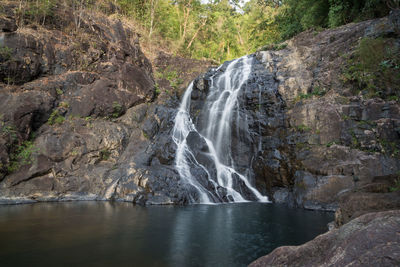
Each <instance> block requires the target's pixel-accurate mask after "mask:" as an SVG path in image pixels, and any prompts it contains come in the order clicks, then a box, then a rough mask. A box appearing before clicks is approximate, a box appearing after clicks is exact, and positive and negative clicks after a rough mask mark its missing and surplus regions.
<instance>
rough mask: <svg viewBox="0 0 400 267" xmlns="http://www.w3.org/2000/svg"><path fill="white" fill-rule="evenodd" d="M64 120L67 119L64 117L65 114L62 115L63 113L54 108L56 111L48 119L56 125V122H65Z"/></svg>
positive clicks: (51, 123)
mask: <svg viewBox="0 0 400 267" xmlns="http://www.w3.org/2000/svg"><path fill="white" fill-rule="evenodd" d="M64 121H65V117H64V116H61V115H60V114H59V113H58V110H54V111H53V112H52V113H51V114H50V117H49V119H48V120H47V122H48V123H49V124H50V125H54V124H63V122H64Z"/></svg>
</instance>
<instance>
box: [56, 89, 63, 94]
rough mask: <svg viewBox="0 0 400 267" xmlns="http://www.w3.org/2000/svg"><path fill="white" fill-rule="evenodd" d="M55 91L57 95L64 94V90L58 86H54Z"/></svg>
mask: <svg viewBox="0 0 400 267" xmlns="http://www.w3.org/2000/svg"><path fill="white" fill-rule="evenodd" d="M56 93H57V95H62V94H64V92H63V90H61V89H60V88H58V87H57V88H56Z"/></svg>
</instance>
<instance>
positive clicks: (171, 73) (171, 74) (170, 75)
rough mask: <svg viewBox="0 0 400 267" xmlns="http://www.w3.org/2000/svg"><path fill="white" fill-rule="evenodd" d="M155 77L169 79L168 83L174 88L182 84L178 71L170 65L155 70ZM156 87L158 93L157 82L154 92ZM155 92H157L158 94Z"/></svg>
mask: <svg viewBox="0 0 400 267" xmlns="http://www.w3.org/2000/svg"><path fill="white" fill-rule="evenodd" d="M156 78H158V79H166V80H168V81H169V84H170V86H171V87H172V88H174V89H175V90H176V89H178V88H179V86H180V85H181V84H182V82H183V80H182V79H181V78H180V77H179V75H178V72H177V71H176V70H174V69H171V68H170V67H168V68H166V69H165V70H164V71H163V72H156ZM157 89H158V91H159V93H160V89H159V88H158V84H156V93H157ZM159 93H157V94H159Z"/></svg>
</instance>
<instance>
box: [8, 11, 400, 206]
mask: <svg viewBox="0 0 400 267" xmlns="http://www.w3.org/2000/svg"><path fill="white" fill-rule="evenodd" d="M16 8H17V6H16V5H13V4H8V5H6V6H5V8H3V10H2V11H1V12H2V13H1V14H0V29H1V30H2V32H1V33H0V47H1V50H0V81H1V84H0V120H1V125H0V126H1V132H0V134H1V135H0V148H1V149H0V162H1V164H0V202H2V203H19V202H26V201H51V200H85V199H91V200H122V201H133V202H136V203H147V204H169V203H187V202H188V198H187V196H186V192H185V190H184V189H183V187H182V184H181V181H180V178H179V175H178V173H177V171H176V170H175V168H174V158H175V149H176V145H175V143H174V142H173V140H172V138H171V135H172V134H171V131H172V128H173V124H174V118H175V115H176V112H177V107H178V105H179V97H180V96H181V95H182V93H183V91H184V88H185V86H187V85H188V83H189V82H190V81H191V80H193V79H195V78H196V77H197V76H198V75H199V74H200V73H204V72H205V71H206V70H207V68H209V67H210V65H211V64H210V62H204V61H195V60H188V59H184V58H179V57H173V56H170V55H167V54H164V53H160V55H159V56H158V58H157V59H156V60H155V61H154V62H152V63H150V62H149V61H148V60H147V59H146V57H145V56H144V54H143V53H142V52H141V49H140V45H139V37H140V36H139V35H138V34H136V33H135V31H134V28H131V27H128V26H127V25H125V24H123V23H122V22H121V21H120V20H119V19H118V18H117V16H114V15H110V16H106V15H101V14H98V13H92V12H90V11H85V12H86V13H84V14H83V15H81V16H80V18H81V20H80V21H79V25H78V24H76V23H74V16H76V14H75V13H74V11H73V10H70V9H68V8H59V9H57V10H56V12H55V14H54V15H53V20H47V21H46V22H44V23H42V24H41V25H37V24H35V23H29V20H28V19H27V18H24V17H22V18H21V17H18V14H16V13H15V11H16ZM19 16H20V15H19ZM21 21H22V22H23V23H21ZM398 29H399V21H398V20H396V16H395V15H392V16H390V17H386V18H382V19H377V20H371V21H365V22H361V23H357V24H355V23H353V24H349V25H345V26H342V27H339V28H336V29H331V30H326V31H323V32H318V31H307V32H304V33H302V34H300V35H298V36H296V37H295V38H293V39H292V40H290V41H288V42H287V43H286V44H284V45H281V46H279V47H270V48H272V49H270V50H265V51H259V52H257V53H255V54H254V55H252V56H253V57H255V58H256V63H255V64H254V66H253V70H252V74H251V78H250V79H249V81H248V83H247V86H246V89H245V90H243V91H241V93H240V96H239V102H240V113H241V114H242V115H243V118H245V119H246V125H245V126H243V127H242V128H241V129H240V131H239V133H237V134H236V135H233V139H232V142H234V144H233V147H234V148H233V149H234V150H235V151H236V152H235V153H234V155H233V157H235V161H236V162H238V163H239V166H238V168H239V169H245V168H248V167H249V166H250V173H248V176H249V177H250V178H251V180H252V181H253V182H254V183H255V184H256V187H257V189H258V190H259V191H260V192H262V193H264V194H266V195H268V196H269V197H270V198H271V199H272V200H274V201H275V202H278V203H287V204H288V205H292V206H298V207H303V208H308V209H322V210H331V211H333V210H335V209H337V208H338V206H339V202H340V199H341V197H343V194H344V193H345V192H349V191H352V190H357V189H358V188H362V187H364V186H366V185H368V184H370V183H372V182H373V181H374V179H377V178H378V177H382V176H391V177H394V178H393V179H391V180H390V181H389V183H390V186H396V183H398V172H399V171H400V159H399V156H400V153H399V149H400V138H399V135H400V105H399V100H398V99H399V97H400V95H399V93H398V92H399V88H398V85H399V84H400V83H397V81H398V80H397V79H398V78H396V77H394V78H393V79H389V80H385V86H383V85H380V86H377V85H376V83H374V82H371V84H370V83H368V84H365V80H361V81H360V79H361V78H362V77H361V78H360V77H358V76H356V74H358V72H355V70H357V64H359V63H358V62H356V60H357V59H358V57H357V55H358V52H359V51H360V47H362V45H363V44H364V43H365V40H367V41H368V40H372V41H373V40H378V45H379V44H381V47H382V46H383V47H385V46H390V47H391V48H392V49H393V51H392V52H393V55H394V56H393V60H392V59H390V60H388V59H386V58H384V57H382V59H384V60H382V62H379V64H380V65H382V68H383V70H382V75H381V76H382V77H386V76H387V75H386V74H387V73H388V71H393V72H396V71H397V73H398V68H399V65H398V64H400V63H398V62H400V61H398V59H397V56H396V55H398V54H399V53H397V52H398V51H399V46H400V45H399V31H398ZM374 44H375V43H374ZM378 48H379V47H378ZM382 53H383V52H382ZM385 53H386V52H385ZM396 53H397V54H396ZM356 63H357V64H356ZM223 68H224V66H222V67H221V69H220V70H223ZM216 71H217V70H215V69H214V70H210V71H209V72H207V73H206V74H203V75H200V76H199V77H198V78H197V79H196V80H195V82H194V89H193V94H192V96H191V98H192V101H193V105H192V116H193V117H196V118H197V120H199V121H198V122H196V123H200V122H201V116H199V115H200V114H198V111H199V110H200V107H201V105H202V99H204V97H205V94H206V92H207V88H208V81H209V79H208V78H209V76H210V75H213V74H215V72H216ZM385 75H386V76H385ZM378 78H379V77H378ZM378 80H379V79H378ZM363 86H366V88H369V89H368V90H364V89H363V88H361V89H359V88H358V87H363ZM354 88H357V90H355V89H354ZM235 128H237V127H235Z"/></svg>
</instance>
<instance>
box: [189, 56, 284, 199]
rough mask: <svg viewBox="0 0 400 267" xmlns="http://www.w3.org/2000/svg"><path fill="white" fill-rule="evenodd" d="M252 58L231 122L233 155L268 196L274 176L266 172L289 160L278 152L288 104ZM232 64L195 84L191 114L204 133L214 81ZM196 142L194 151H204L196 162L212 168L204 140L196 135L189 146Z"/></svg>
mask: <svg viewBox="0 0 400 267" xmlns="http://www.w3.org/2000/svg"><path fill="white" fill-rule="evenodd" d="M251 57H252V58H253V61H252V67H251V73H250V75H249V77H248V79H247V81H246V82H245V84H244V85H243V86H242V88H241V90H240V92H239V95H238V107H237V108H235V111H234V116H233V118H232V120H231V137H230V138H231V150H232V153H231V155H230V156H231V159H232V160H233V162H235V169H236V170H237V171H239V173H242V174H244V175H246V177H247V178H248V179H249V180H250V181H251V183H252V184H256V186H257V189H258V190H259V191H260V192H261V193H262V194H264V195H266V194H267V193H269V192H268V186H267V185H266V184H267V183H269V181H270V179H269V177H270V175H269V174H268V173H266V172H265V170H266V169H272V168H273V167H271V164H270V163H271V162H273V161H274V160H278V161H279V160H281V161H282V162H283V161H285V159H286V158H285V156H281V154H280V152H279V151H278V150H277V148H278V147H280V146H282V144H283V142H282V140H281V139H280V138H279V136H280V135H281V134H282V132H283V131H285V130H284V106H285V104H284V101H283V100H282V98H281V96H280V94H279V92H278V90H277V85H278V83H277V82H276V80H275V76H274V75H273V74H272V73H271V72H269V71H268V70H267V69H266V68H265V66H264V65H263V64H262V62H260V61H259V60H258V59H257V58H256V57H255V56H254V55H252V56H251ZM229 63H230V62H226V63H224V64H223V65H222V66H221V67H219V68H218V69H211V70H210V71H209V72H207V73H206V74H204V75H202V76H200V77H198V78H197V79H196V80H195V81H194V83H193V91H192V94H191V105H190V108H191V110H190V113H191V117H192V118H193V120H194V122H195V124H196V128H197V129H200V131H201V129H206V128H207V125H208V123H209V122H208V121H207V120H208V118H207V114H208V110H206V109H204V103H205V100H206V98H207V95H208V92H209V89H210V85H211V84H212V82H213V81H214V83H215V82H217V81H218V78H219V76H220V75H222V74H223V73H224V72H225V70H226V68H227V66H228V65H229ZM212 80H213V81H212ZM235 118H236V119H235ZM189 137H190V136H189ZM192 139H193V142H192V143H196V144H197V145H196V146H194V145H192V147H193V149H192V150H193V151H199V152H200V153H197V154H196V159H197V160H198V161H200V162H203V164H205V166H210V163H209V162H207V160H206V157H202V153H201V143H202V142H201V140H195V136H193V138H189V146H190V142H191V141H190V140H192ZM197 146H200V147H197ZM270 151H274V152H275V153H274V152H272V153H271V152H270ZM277 158H278V159H277ZM211 169H212V168H211ZM274 174H277V175H279V170H278V169H277V170H275V173H274ZM235 188H236V187H235ZM237 188H240V186H238V187H237ZM242 193H243V196H245V197H248V198H249V197H250V198H251V196H252V194H251V193H246V192H242Z"/></svg>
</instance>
